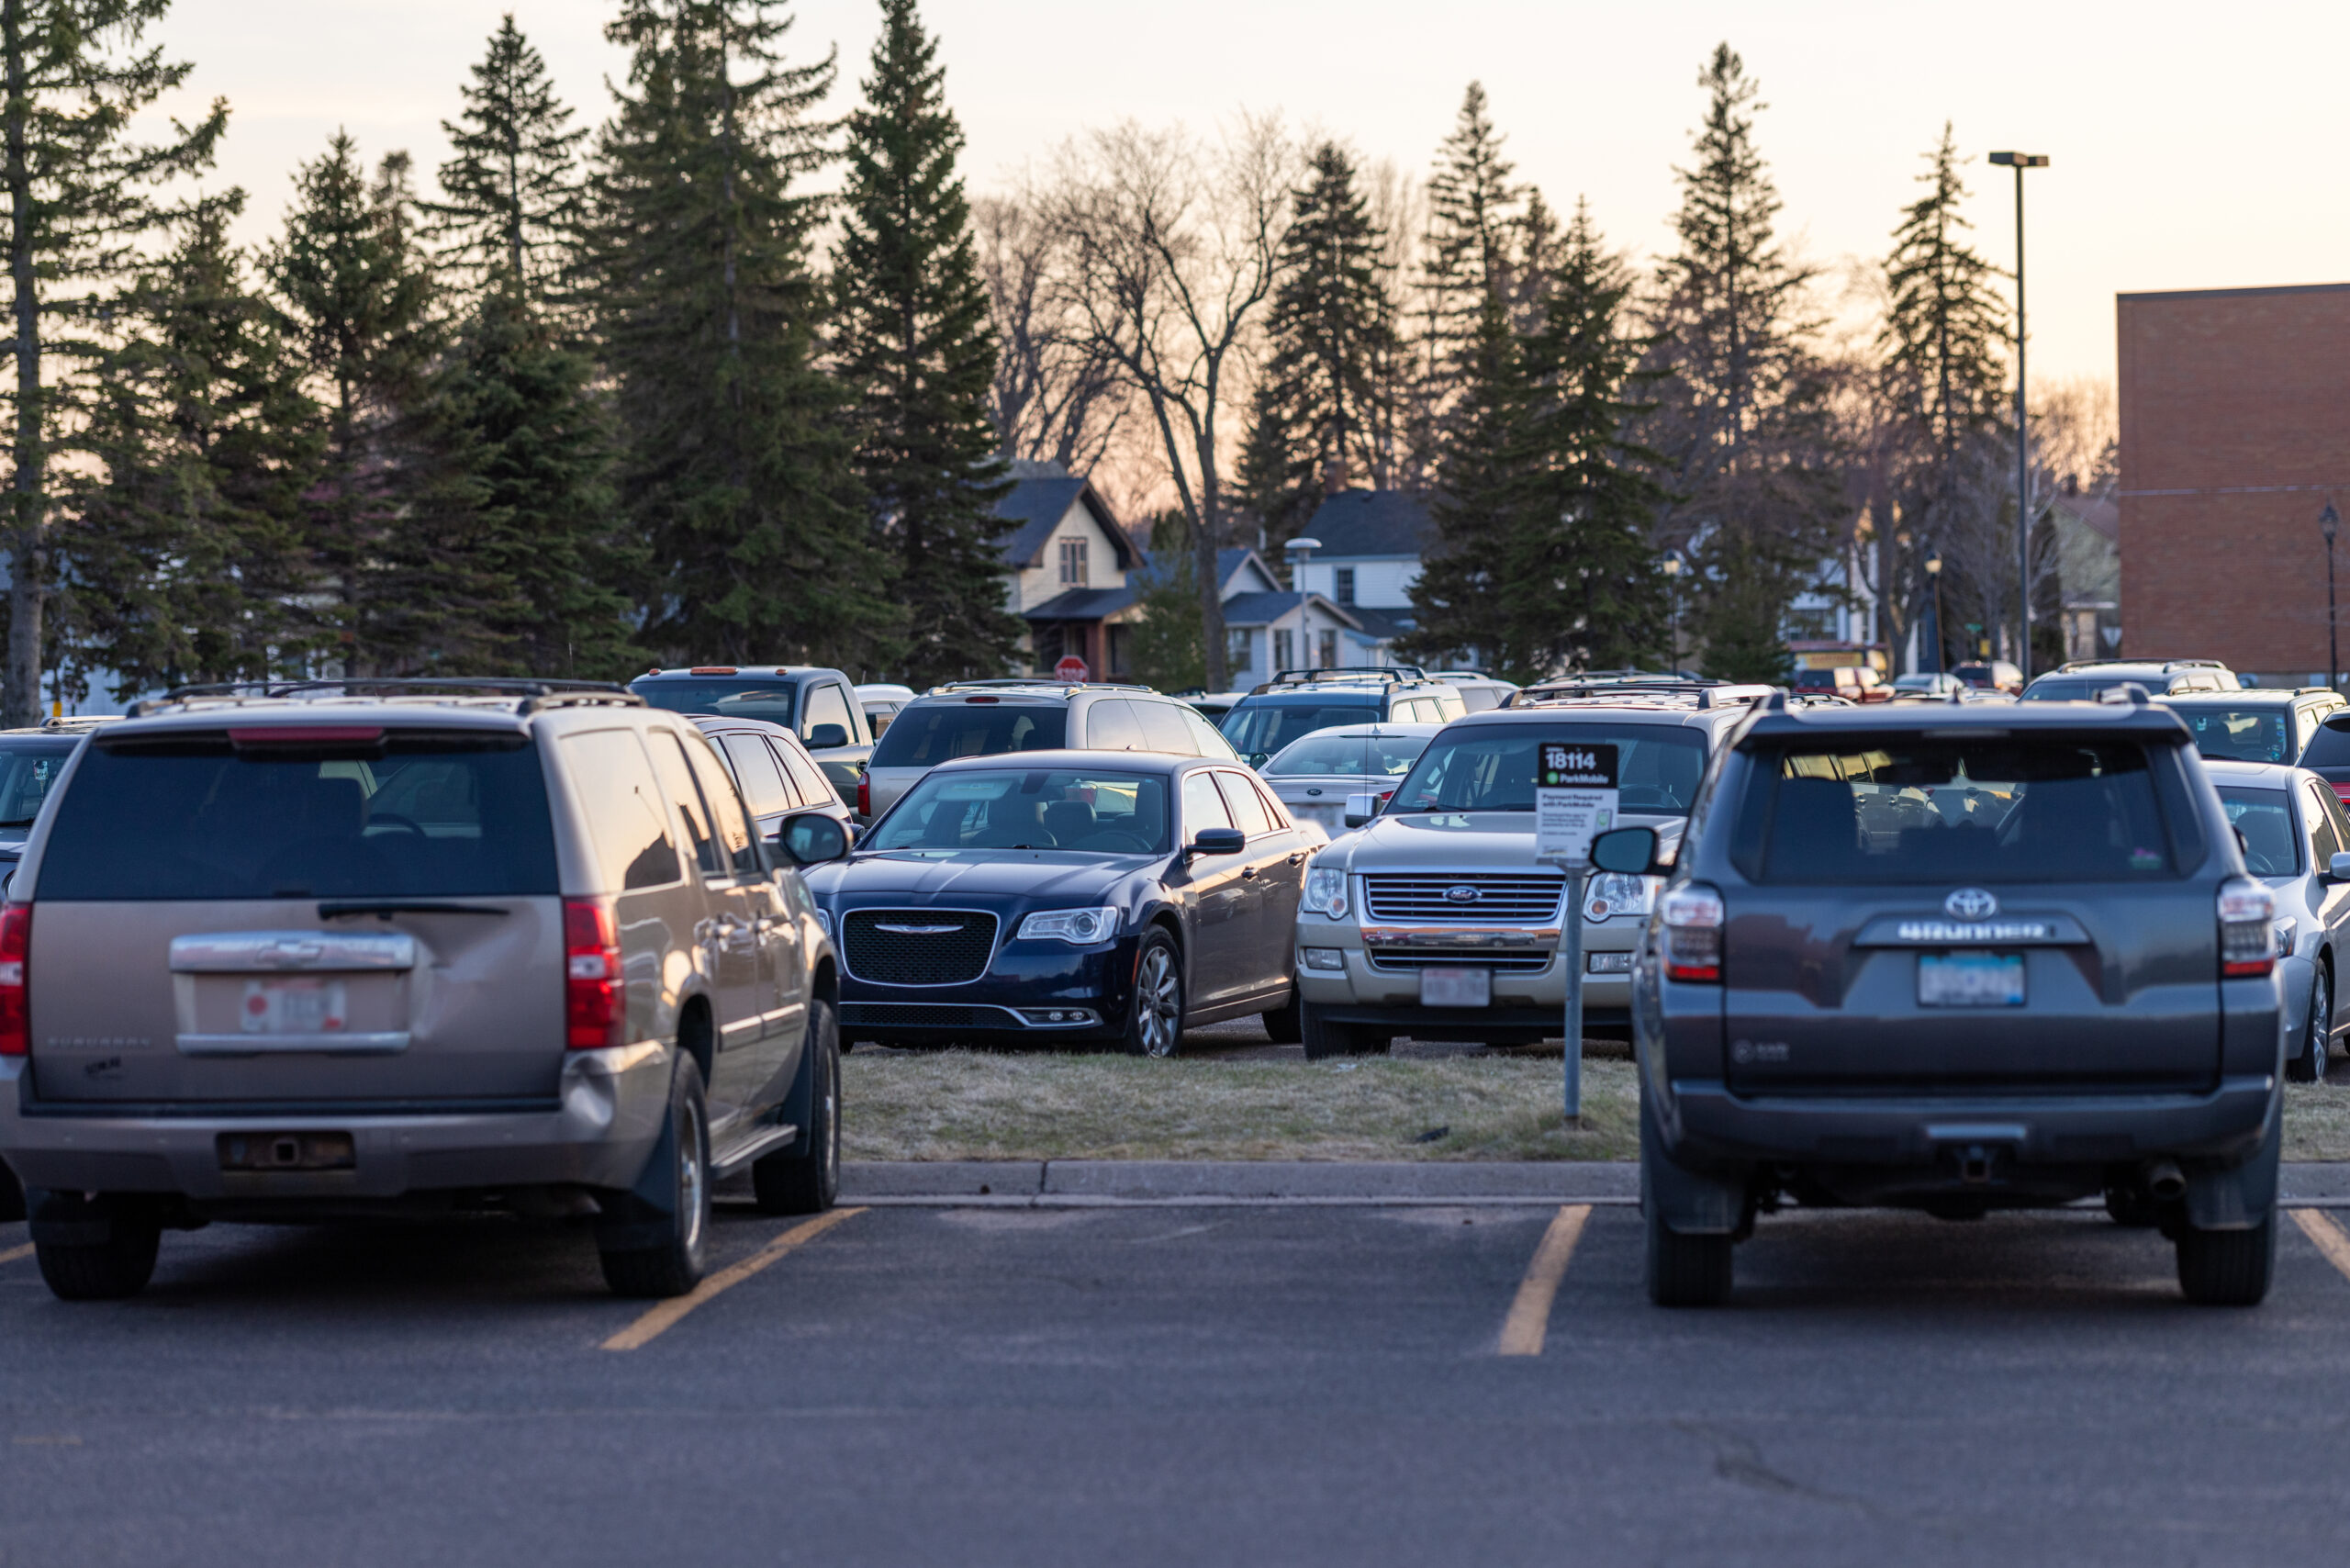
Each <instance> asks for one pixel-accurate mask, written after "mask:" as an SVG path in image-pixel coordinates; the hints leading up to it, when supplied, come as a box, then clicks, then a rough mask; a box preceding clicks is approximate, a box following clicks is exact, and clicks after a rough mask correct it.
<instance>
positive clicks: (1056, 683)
mask: <svg viewBox="0 0 2350 1568" xmlns="http://www.w3.org/2000/svg"><path fill="white" fill-rule="evenodd" d="M1005 686H1024V687H1029V688H1032V689H1033V688H1039V687H1042V688H1046V689H1052V690H1058V691H1082V690H1085V689H1088V688H1091V689H1094V690H1097V691H1148V692H1152V693H1156V692H1157V691H1158V688H1157V687H1155V686H1146V685H1144V684H1143V683H1142V682H1140V681H1137V680H1057V679H1055V678H1053V677H1051V676H1049V675H1028V676H1020V675H1014V676H1004V677H997V678H989V679H986V680H945V681H941V682H939V683H938V684H937V685H936V686H934V687H932V688H931V689H929V690H928V691H925V692H923V696H925V697H929V696H934V695H935V694H937V693H938V692H941V691H973V690H985V689H988V688H990V687H1005Z"/></svg>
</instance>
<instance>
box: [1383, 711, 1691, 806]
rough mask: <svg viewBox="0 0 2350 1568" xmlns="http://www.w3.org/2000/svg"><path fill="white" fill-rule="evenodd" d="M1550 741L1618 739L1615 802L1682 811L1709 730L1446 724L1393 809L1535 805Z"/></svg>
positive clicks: (1398, 794) (1614, 741) (1647, 726)
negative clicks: (1537, 774)
mask: <svg viewBox="0 0 2350 1568" xmlns="http://www.w3.org/2000/svg"><path fill="white" fill-rule="evenodd" d="M1545 741H1572V742H1579V743H1582V744H1584V745H1590V744H1593V743H1604V744H1606V745H1612V746H1614V747H1616V751H1617V757H1616V768H1617V775H1616V776H1617V789H1618V795H1617V803H1618V805H1619V806H1620V807H1621V808H1622V809H1623V810H1625V811H1627V812H1660V813H1670V814H1673V815H1679V814H1682V813H1684V812H1687V811H1688V810H1689V803H1690V801H1693V800H1695V798H1696V794H1697V784H1698V781H1699V780H1700V779H1701V778H1703V777H1704V776H1705V771H1706V738H1705V736H1704V734H1702V733H1700V732H1698V731H1696V730H1688V729H1682V728H1680V727H1678V726H1674V725H1666V724H1612V725H1611V724H1560V725H1557V726H1556V727H1553V726H1550V725H1548V724H1546V725H1543V726H1541V727H1540V728H1536V727H1535V726H1533V725H1530V724H1487V725H1482V726H1478V727H1476V728H1472V729H1465V730H1449V731H1447V732H1446V733H1445V734H1440V735H1438V736H1437V738H1436V739H1435V740H1434V741H1433V742H1431V743H1430V744H1429V745H1428V748H1427V751H1425V752H1423V753H1422V754H1421V756H1420V760H1419V765H1418V766H1417V767H1414V768H1413V769H1412V776H1411V777H1410V778H1406V779H1405V780H1404V783H1403V786H1402V787H1401V788H1400V789H1398V790H1396V791H1395V797H1394V799H1393V801H1392V802H1391V803H1390V804H1389V806H1388V810H1389V811H1390V812H1530V811H1532V810H1533V809H1534V770H1535V759H1536V756H1537V755H1538V753H1539V749H1540V747H1541V745H1542V743H1543V742H1545Z"/></svg>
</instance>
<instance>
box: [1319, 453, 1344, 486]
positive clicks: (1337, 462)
mask: <svg viewBox="0 0 2350 1568" xmlns="http://www.w3.org/2000/svg"><path fill="white" fill-rule="evenodd" d="M1346 487H1347V454H1345V453H1343V452H1341V453H1339V454H1337V456H1335V457H1331V458H1327V459H1326V460H1325V461H1324V462H1323V465H1322V493H1323V494H1324V495H1326V496H1335V495H1337V493H1338V492H1339V491H1341V490H1343V489H1345V488H1346Z"/></svg>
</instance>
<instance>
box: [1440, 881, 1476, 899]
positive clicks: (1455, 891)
mask: <svg viewBox="0 0 2350 1568" xmlns="http://www.w3.org/2000/svg"><path fill="white" fill-rule="evenodd" d="M1444 897H1445V902H1448V903H1475V902H1477V890H1476V889H1474V888H1472V887H1471V886H1470V885H1469V884H1468V883H1466V882H1461V883H1458V884H1456V885H1455V886H1452V887H1449V888H1447V889H1445V890H1444Z"/></svg>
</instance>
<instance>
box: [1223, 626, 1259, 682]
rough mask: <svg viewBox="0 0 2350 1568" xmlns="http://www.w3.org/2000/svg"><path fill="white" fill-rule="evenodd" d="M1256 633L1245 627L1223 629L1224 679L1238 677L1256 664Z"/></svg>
mask: <svg viewBox="0 0 2350 1568" xmlns="http://www.w3.org/2000/svg"><path fill="white" fill-rule="evenodd" d="M1256 655H1257V633H1254V632H1252V631H1250V630H1249V629H1248V627H1246V626H1227V627H1225V629H1224V662H1225V666H1226V678H1230V677H1232V676H1237V675H1238V674H1239V673H1240V672H1241V671H1242V670H1244V669H1247V668H1248V666H1251V665H1253V664H1254V663H1256Z"/></svg>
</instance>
